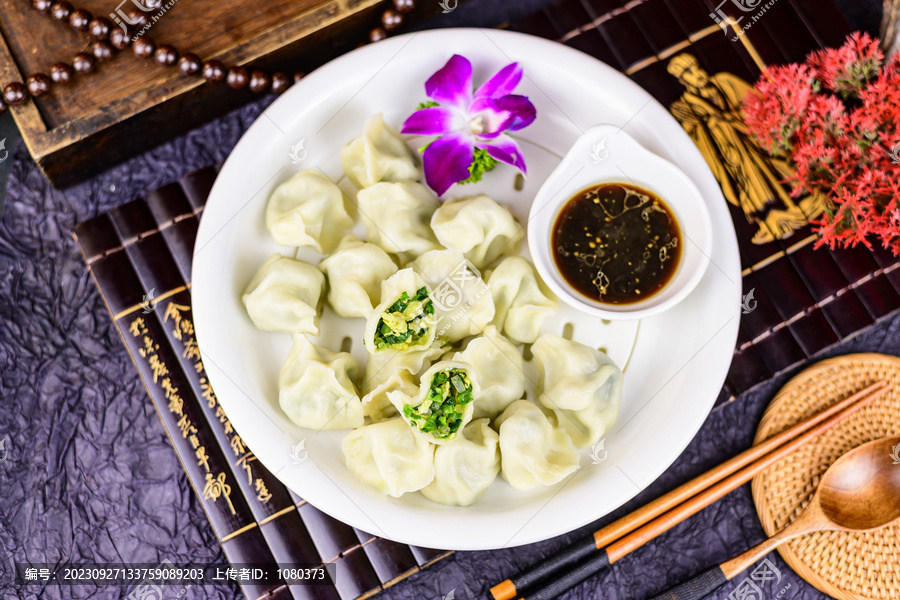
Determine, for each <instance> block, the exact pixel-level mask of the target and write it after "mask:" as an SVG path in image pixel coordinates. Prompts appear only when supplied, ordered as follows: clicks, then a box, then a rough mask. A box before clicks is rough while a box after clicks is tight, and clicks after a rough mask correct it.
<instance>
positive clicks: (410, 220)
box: [356, 181, 440, 260]
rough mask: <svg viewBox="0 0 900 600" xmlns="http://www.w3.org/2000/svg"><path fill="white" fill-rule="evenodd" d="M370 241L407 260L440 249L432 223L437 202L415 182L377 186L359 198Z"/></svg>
mask: <svg viewBox="0 0 900 600" xmlns="http://www.w3.org/2000/svg"><path fill="white" fill-rule="evenodd" d="M356 199H357V202H358V203H359V215H360V219H361V220H362V222H363V225H365V227H366V234H367V239H368V240H369V241H370V242H372V243H373V244H377V245H378V246H381V248H382V249H384V250H385V251H386V252H390V253H392V254H403V255H405V256H406V260H412V258H415V257H416V256H419V255H421V254H424V253H426V252H428V251H429V250H435V249H437V248H439V247H440V245H439V244H438V241H437V238H435V237H434V232H433V231H431V227H430V226H429V223H430V222H431V215H433V214H434V211H435V209H436V208H437V206H438V202H437V198H435V197H434V194H432V193H431V192H429V191H428V188H426V187H425V186H424V185H422V184H419V183H416V182H414V181H403V182H400V183H377V184H375V185H373V186H372V187H370V188H367V189H364V190H360V192H359V194H358V195H357V197H356Z"/></svg>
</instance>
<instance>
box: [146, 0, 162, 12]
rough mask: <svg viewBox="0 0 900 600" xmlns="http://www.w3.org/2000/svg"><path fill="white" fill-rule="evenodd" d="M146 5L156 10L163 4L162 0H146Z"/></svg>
mask: <svg viewBox="0 0 900 600" xmlns="http://www.w3.org/2000/svg"><path fill="white" fill-rule="evenodd" d="M144 6H146V7H147V8H149V9H150V10H156V9H157V8H159V7H160V6H162V0H144Z"/></svg>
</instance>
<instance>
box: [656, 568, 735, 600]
mask: <svg viewBox="0 0 900 600" xmlns="http://www.w3.org/2000/svg"><path fill="white" fill-rule="evenodd" d="M727 581H728V577H726V576H725V573H723V572H722V568H721V567H719V566H718V565H716V566H715V567H713V568H711V569H707V570H706V571H703V572H702V573H700V574H698V575H694V576H693V577H691V578H690V579H688V580H687V581H685V582H684V583H682V584H679V585H677V586H675V587H673V588H672V589H670V590H667V591H665V592H663V593H662V594H660V595H659V596H654V597H653V598H651V600H701V598H706V597H707V596H708V595H710V594H711V593H713V592H714V591H715V590H716V589H717V588H719V587H721V586H722V585H724V584H725V582H727Z"/></svg>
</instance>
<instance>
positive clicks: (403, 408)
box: [388, 360, 479, 444]
mask: <svg viewBox="0 0 900 600" xmlns="http://www.w3.org/2000/svg"><path fill="white" fill-rule="evenodd" d="M478 394H479V386H478V379H477V375H476V374H475V372H474V370H473V369H472V367H471V366H469V365H468V364H466V363H462V362H459V361H451V360H442V361H440V362H436V363H434V364H433V365H431V367H430V368H429V369H428V370H427V371H425V372H424V373H423V374H422V377H421V381H420V383H419V389H418V391H417V392H416V395H415V396H412V397H410V396H407V395H406V394H404V393H403V392H402V391H393V392H388V399H390V401H391V403H393V404H394V406H396V407H397V410H398V411H399V412H400V415H401V416H402V417H403V419H405V420H406V422H407V423H409V426H410V427H411V428H412V429H413V431H415V432H416V433H417V434H419V435H421V436H422V438H423V439H425V440H427V441H428V442H431V443H432V444H447V443H450V442H453V441H454V440H455V439H456V438H457V436H458V435H459V432H460V431H462V429H463V427H465V426H466V424H467V423H468V422H469V421H471V420H472V415H473V414H474V410H475V405H474V401H475V399H476V398H478Z"/></svg>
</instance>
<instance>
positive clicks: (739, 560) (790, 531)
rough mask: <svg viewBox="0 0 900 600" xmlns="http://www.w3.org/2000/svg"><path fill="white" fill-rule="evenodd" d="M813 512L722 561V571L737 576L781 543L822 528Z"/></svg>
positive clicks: (729, 575) (729, 576) (808, 512)
mask: <svg viewBox="0 0 900 600" xmlns="http://www.w3.org/2000/svg"><path fill="white" fill-rule="evenodd" d="M812 513H814V511H807V513H805V514H804V515H803V516H801V517H800V520H798V521H795V522H794V523H793V524H791V525H790V526H789V527H786V528H785V529H782V530H781V531H779V532H778V533H776V534H775V535H773V536H772V537H770V538H769V539H767V540H765V541H764V542H762V543H760V544H758V545H756V546H754V547H752V548H750V549H749V550H747V551H746V552H744V553H743V554H738V555H737V556H735V557H734V558H732V559H730V560H726V561H725V562H723V563H721V564H720V565H719V568H720V569H721V570H722V573H724V574H725V578H726V579H733V578H734V577H737V576H738V575H740V574H741V573H742V572H743V571H744V570H746V569H747V568H749V567H750V565H752V564H753V563H755V562H756V561H757V560H759V559H760V558H762V557H763V556H765V555H766V554H768V553H769V552H771V551H772V550H774V549H775V548H777V547H778V546H780V545H781V544H783V543H785V542H787V541H789V540H792V539H794V538H798V537H800V536H801V535H804V534H806V533H809V532H811V531H816V530H818V529H822V527H821V526H817V523H816V522H815V520H814V519H811V518H809V517H810V516H811V514H812Z"/></svg>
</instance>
